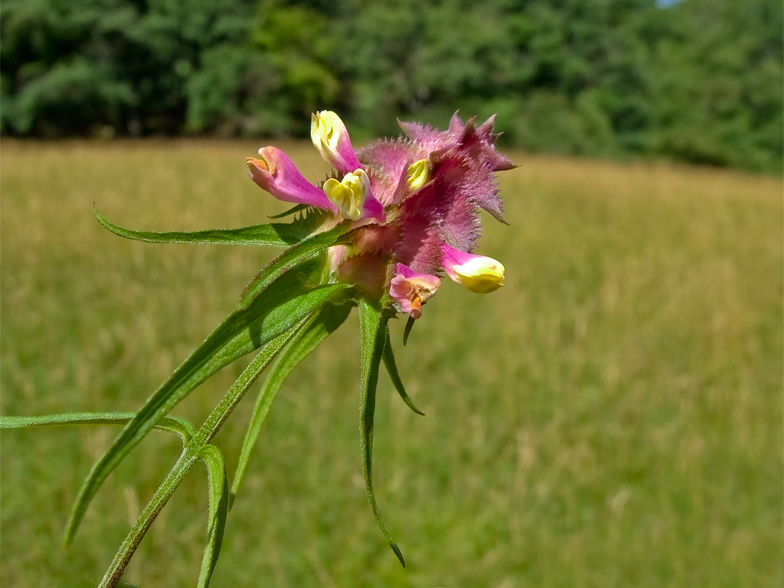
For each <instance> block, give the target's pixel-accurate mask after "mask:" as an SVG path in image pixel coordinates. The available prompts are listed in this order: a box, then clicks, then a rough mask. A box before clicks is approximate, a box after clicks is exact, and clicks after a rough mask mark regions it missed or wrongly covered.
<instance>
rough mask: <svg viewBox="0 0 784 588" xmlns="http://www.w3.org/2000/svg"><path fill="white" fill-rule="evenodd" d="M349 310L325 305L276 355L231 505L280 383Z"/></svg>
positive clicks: (244, 446)
mask: <svg viewBox="0 0 784 588" xmlns="http://www.w3.org/2000/svg"><path fill="white" fill-rule="evenodd" d="M350 312H351V306H350V305H349V304H343V305H341V306H336V305H333V304H327V305H325V306H324V307H323V308H322V309H321V312H319V313H318V315H316V316H315V317H314V319H313V320H312V322H310V324H308V325H306V327H305V328H304V329H303V330H302V331H301V333H300V334H298V335H297V336H295V337H294V338H292V340H291V341H290V342H289V344H288V345H287V346H286V348H285V349H284V350H283V351H282V352H281V353H280V354H279V355H278V358H277V360H276V361H275V364H274V365H273V366H272V368H270V373H269V375H268V376H267V379H266V380H265V381H264V385H263V386H262V388H261V390H259V394H258V396H257V397H256V405H255V406H254V408H253V414H252V416H251V419H250V424H249V425H248V430H247V431H246V433H245V439H244V440H243V442H242V450H241V451H240V459H239V463H238V464H237V471H236V473H235V475H234V481H233V483H232V488H231V496H230V506H231V505H232V504H233V503H234V498H235V497H236V495H237V490H238V489H239V487H240V483H241V482H242V478H243V476H244V475H245V470H246V468H247V466H248V462H249V460H250V454H251V451H252V450H253V446H254V445H255V443H256V439H258V436H259V432H260V431H261V425H262V423H263V422H264V419H265V418H266V417H267V413H268V412H269V409H270V406H271V405H272V401H273V400H274V399H275V396H276V395H277V393H278V390H280V387H281V385H282V384H283V382H284V381H285V380H286V378H287V377H288V376H289V374H290V373H291V372H292V370H293V369H294V368H295V367H296V366H297V365H298V364H299V362H300V361H302V360H303V359H304V358H305V357H306V356H307V355H308V354H309V353H310V352H311V351H313V350H314V349H315V348H316V347H318V345H319V344H320V343H321V342H322V341H323V340H324V339H326V338H327V337H328V336H329V335H330V334H331V333H333V332H334V331H336V330H337V329H338V328H339V327H340V325H342V324H343V323H344V322H345V320H346V319H347V318H348V315H349V313H350Z"/></svg>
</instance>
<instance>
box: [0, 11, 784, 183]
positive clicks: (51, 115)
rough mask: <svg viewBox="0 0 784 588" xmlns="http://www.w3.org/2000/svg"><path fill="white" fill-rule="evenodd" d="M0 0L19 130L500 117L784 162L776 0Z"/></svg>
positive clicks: (743, 159) (513, 129)
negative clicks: (312, 118) (330, 117)
mask: <svg viewBox="0 0 784 588" xmlns="http://www.w3.org/2000/svg"><path fill="white" fill-rule="evenodd" d="M660 4H662V3H657V2H656V1H655V0H558V1H550V0H547V1H545V0H538V1H528V2H520V1H519V0H492V1H491V2H483V3H481V4H479V3H476V2H467V1H465V0H440V1H438V2H417V1H414V0H401V1H400V2H394V3H391V2H389V3H379V2H360V1H359V0H335V1H333V2H326V1H321V0H223V1H221V2H211V1H209V0H179V1H174V0H150V1H147V2H143V1H140V0H68V1H65V0H6V1H5V2H4V3H3V5H2V8H0V11H1V13H0V14H2V45H1V47H2V61H3V73H2V99H3V108H2V112H1V113H0V126H1V128H2V131H3V132H4V133H10V134H15V135H37V136H62V135H84V134H98V135H102V136H111V135H114V134H130V135H137V134H161V133H163V134H177V133H209V134H218V135H253V136H259V135H263V136H291V135H302V134H303V132H306V131H307V124H304V125H303V124H302V120H303V118H305V117H307V116H308V115H309V113H311V112H313V111H315V110H319V109H324V108H329V109H334V110H337V111H338V112H340V114H341V116H343V117H344V118H345V119H346V120H347V121H348V122H349V123H350V125H351V128H352V131H353V132H354V133H355V135H359V136H360V137H361V136H362V135H367V136H370V135H379V134H387V135H389V134H392V135H395V134H397V133H398V132H399V131H398V129H397V127H395V126H394V117H395V116H399V117H401V118H407V119H426V120H427V121H428V122H430V123H431V124H434V125H438V126H442V127H443V126H444V125H446V123H447V122H448V120H449V116H451V114H452V112H454V110H456V109H458V108H459V109H460V110H461V111H462V112H463V113H464V114H467V115H473V114H475V113H477V114H479V115H480V116H489V115H490V114H493V113H498V115H499V122H500V125H501V126H502V127H503V128H505V129H507V130H506V134H505V135H504V137H503V139H502V140H504V141H506V142H507V144H508V145H515V146H518V147H522V148H524V149H527V150H532V151H545V152H556V153H564V154H582V155H590V156H618V155H623V154H627V153H631V154H636V155H645V156H654V157H668V158H674V159H679V160H684V161H688V162H693V163H704V164H710V165H719V166H736V167H743V168H747V169H754V170H764V171H774V172H778V171H780V170H781V167H782V163H781V159H782V153H783V152H784V147H782V108H783V103H784V101H783V100H782V81H783V79H782V60H783V58H782V43H784V41H783V40H782V24H783V23H782V6H781V3H780V2H778V1H776V0H751V1H743V0H682V1H681V2H676V3H673V4H672V5H671V6H669V7H666V8H665V7H663V6H661V5H660Z"/></svg>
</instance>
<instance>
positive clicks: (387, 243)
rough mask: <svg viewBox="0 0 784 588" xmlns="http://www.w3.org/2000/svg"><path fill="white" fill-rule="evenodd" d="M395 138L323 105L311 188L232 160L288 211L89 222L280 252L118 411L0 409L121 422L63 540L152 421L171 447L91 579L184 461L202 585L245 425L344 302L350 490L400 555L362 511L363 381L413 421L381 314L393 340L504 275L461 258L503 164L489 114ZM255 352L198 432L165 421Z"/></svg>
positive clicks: (482, 261)
mask: <svg viewBox="0 0 784 588" xmlns="http://www.w3.org/2000/svg"><path fill="white" fill-rule="evenodd" d="M401 127H402V129H403V131H404V132H405V135H406V137H401V138H398V139H396V140H389V139H386V140H379V141H377V142H375V143H373V144H371V145H369V146H367V147H365V148H363V149H361V150H359V151H355V150H354V148H353V147H352V145H351V140H350V138H349V135H348V132H347V130H346V127H345V126H344V124H343V122H342V121H341V120H340V118H339V117H338V116H337V115H336V114H335V113H333V112H328V111H323V112H319V113H316V114H314V115H313V117H312V125H311V138H312V140H313V144H314V145H315V147H316V148H317V149H318V150H319V152H320V153H321V155H322V156H323V157H324V159H325V160H326V161H327V162H328V163H329V164H330V165H331V166H332V167H333V168H334V171H333V173H332V174H331V175H330V177H328V178H327V179H325V180H324V181H322V182H320V183H317V184H312V183H310V182H309V181H308V180H306V179H305V178H304V177H303V176H302V174H301V173H300V172H299V171H298V170H297V168H296V167H295V166H294V164H293V163H292V162H291V160H290V159H289V158H288V157H287V156H286V154H285V153H283V152H282V151H280V150H279V149H277V148H275V147H271V146H270V147H264V148H262V149H260V150H259V152H258V157H255V158H253V157H249V158H247V160H246V163H247V167H248V174H249V176H250V177H251V179H252V180H253V181H254V182H255V183H256V184H257V185H258V186H259V187H261V188H262V189H264V190H265V191H267V192H269V193H270V194H272V196H274V197H275V198H277V199H279V200H283V201H285V202H289V203H292V204H294V205H295V206H294V207H293V208H291V209H290V210H288V211H287V212H285V213H283V214H282V215H279V216H278V217H273V218H276V219H279V218H283V217H286V216H293V220H292V221H291V222H289V223H271V224H264V225H256V226H250V227H243V228H239V229H226V230H206V231H199V232H187V233H186V232H163V233H158V232H143V231H132V230H128V229H124V228H121V227H119V226H117V225H115V224H112V223H111V222H109V221H108V220H107V219H105V218H104V217H103V216H102V215H101V214H100V213H99V212H98V211H97V209H94V214H95V217H96V218H97V219H98V221H99V222H100V223H101V224H102V225H103V226H104V227H106V228H107V229H109V230H110V231H112V232H113V233H115V234H117V235H120V236H122V237H126V238H128V239H135V240H139V241H146V242H150V243H197V244H223V245H256V246H268V247H280V248H283V249H284V250H283V252H282V253H281V254H280V255H279V256H278V257H276V258H275V259H274V260H273V261H272V262H270V263H269V264H268V265H267V266H266V267H265V268H264V269H262V270H261V271H260V272H259V274H258V275H257V276H256V277H255V278H254V279H253V280H252V281H251V282H250V283H249V284H248V286H247V288H246V289H245V291H244V292H243V293H242V295H241V296H240V299H239V301H238V303H237V306H236V308H235V309H234V311H233V312H232V313H231V314H230V315H229V316H228V317H227V318H226V319H225V320H224V321H223V322H222V323H221V324H220V325H218V327H217V328H216V329H215V330H214V331H213V332H212V333H211V334H210V335H209V336H208V337H207V339H206V340H205V341H204V342H203V343H202V344H201V345H200V346H199V347H198V348H197V349H196V350H195V351H194V352H193V353H192V354H191V356H190V357H188V358H187V359H186V360H185V361H184V362H183V363H182V364H181V365H180V366H179V367H178V368H177V369H176V370H175V371H174V373H173V374H172V375H171V376H170V377H169V379H168V380H167V381H166V382H164V383H163V385H162V386H161V387H160V388H159V389H158V390H157V391H156V392H155V393H154V394H153V395H152V396H151V397H150V398H149V399H148V400H147V401H146V402H145V404H144V405H143V406H142V407H141V408H140V409H139V411H138V412H134V413H117V412H107V413H68V414H58V415H46V416H37V417H13V416H6V417H2V418H1V419H0V425H1V426H2V427H4V428H21V427H34V426H43V425H81V424H92V425H96V424H105V425H121V426H122V427H123V428H122V430H121V432H120V433H119V435H118V436H117V437H116V439H115V440H114V442H113V443H112V444H111V446H110V447H109V449H108V450H107V451H106V452H105V453H104V455H103V456H102V457H101V458H100V459H98V461H97V462H96V463H95V465H94V466H93V468H92V470H91V471H90V473H89V474H88V476H87V478H86V479H85V481H84V483H83V485H82V487H81V489H80V491H79V494H78V496H77V498H76V501H75V503H74V506H73V509H72V511H71V515H70V518H69V521H68V524H67V527H66V530H65V536H64V542H65V543H66V544H68V543H70V542H71V541H72V539H73V538H74V534H75V533H76V531H77V528H78V527H79V524H80V522H81V521H82V519H83V517H84V514H85V512H86V510H87V508H88V505H89V504H90V501H91V500H92V498H93V497H94V496H95V494H96V493H97V492H98V490H99V488H100V487H101V485H102V484H103V482H104V481H105V480H106V478H107V477H108V476H109V474H110V473H111V472H112V471H113V470H114V469H115V468H116V467H117V466H118V465H119V464H120V462H121V461H122V460H123V459H124V458H125V457H126V456H127V455H128V454H129V453H130V452H131V451H132V450H133V448H134V447H135V446H136V445H137V444H138V443H139V442H140V441H141V440H142V439H144V438H145V437H146V436H147V434H148V433H149V432H150V431H152V430H153V429H159V430H162V431H165V432H167V433H170V434H173V435H176V436H178V437H179V438H180V440H181V441H182V444H183V450H182V453H181V455H180V456H179V458H178V459H177V461H176V463H175V464H174V466H173V467H172V469H171V471H170V472H169V474H168V475H167V476H166V478H165V479H164V481H163V482H162V483H161V485H160V487H159V488H158V490H157V491H156V492H155V494H154V495H153V497H152V498H151V500H150V502H149V503H148V504H147V506H146V507H145V508H144V510H143V511H142V513H141V514H140V515H139V518H138V520H137V522H136V524H135V525H134V526H133V528H132V529H131V531H130V532H129V534H128V536H127V537H126V539H125V541H124V542H123V543H122V545H121V546H120V548H119V550H118V552H117V554H116V556H115V558H114V560H113V561H112V563H111V565H110V566H109V569H108V570H107V572H106V574H105V576H104V578H103V579H102V581H101V583H100V586H101V587H110V586H116V585H117V584H118V583H119V582H120V579H121V577H122V574H123V572H124V570H125V568H126V566H127V564H128V562H129V561H130V559H131V557H132V556H133V554H134V551H135V550H136V548H137V547H138V545H139V543H140V542H141V540H142V538H143V537H144V535H145V533H146V532H147V530H148V529H149V528H150V526H151V525H152V523H153V521H154V520H155V518H156V516H157V515H158V513H159V512H160V511H161V509H162V508H163V507H164V505H165V504H166V503H167V502H168V500H169V499H170V498H171V496H172V494H173V493H174V491H175V489H176V488H177V487H178V486H179V484H180V483H181V482H182V480H183V479H184V477H185V475H186V474H187V473H188V472H189V470H190V469H191V468H192V467H193V466H194V465H195V464H196V463H197V462H199V461H201V462H202V463H204V465H205V466H206V470H207V477H208V486H209V516H208V538H207V545H206V547H205V550H204V556H203V560H202V565H201V572H200V575H199V583H198V585H199V586H200V587H206V586H207V585H208V584H209V582H210V578H211V576H212V573H213V570H214V568H215V564H216V562H217V560H218V556H219V554H220V549H221V542H222V539H223V533H224V527H225V523H226V518H227V516H228V513H229V511H230V509H231V506H232V504H233V502H234V500H235V498H236V496H237V493H238V491H239V488H240V486H241V483H242V479H243V475H244V473H245V471H246V468H247V465H248V462H249V460H250V456H251V452H252V450H253V447H254V444H255V442H256V439H257V437H258V435H259V432H260V429H261V425H262V423H263V422H264V419H265V418H266V416H267V413H268V411H269V408H270V405H271V404H272V401H273V400H274V398H275V395H276V394H277V392H278V390H279V389H280V387H281V385H282V384H283V382H284V381H285V379H286V378H287V377H288V375H289V374H290V373H291V372H292V370H293V369H294V368H295V367H296V366H297V364H298V363H299V362H300V361H302V359H303V358H304V357H306V356H307V355H308V354H309V353H310V352H312V351H313V350H314V349H315V348H316V347H317V346H318V345H319V344H320V343H321V342H322V341H324V340H325V339H326V338H327V337H328V336H329V335H330V333H332V332H333V331H335V330H336V329H338V328H339V327H340V326H341V325H342V324H343V323H344V322H345V320H346V319H347V317H348V316H349V314H350V312H351V311H352V309H353V308H357V309H358V312H359V326H360V334H359V335H360V449H361V453H362V458H363V459H362V469H363V475H364V483H365V490H366V493H367V498H368V501H369V503H370V507H371V509H372V512H373V515H374V516H375V518H376V521H377V522H378V525H379V527H380V529H381V532H382V533H383V534H384V536H385V537H386V539H387V541H388V542H389V545H390V546H391V548H392V549H393V550H394V552H395V554H396V555H397V557H398V559H399V560H400V563H401V564H403V565H405V562H404V559H403V555H402V553H401V551H400V549H399V548H398V546H397V544H396V543H395V541H394V539H393V538H392V535H391V534H390V532H389V530H388V528H387V526H386V524H385V523H384V521H383V519H382V518H381V515H380V514H379V510H378V507H377V504H376V499H375V495H374V492H373V479H372V450H373V421H374V411H375V404H376V396H375V395H376V383H377V380H378V374H379V370H380V366H381V364H382V362H383V364H384V366H385V368H386V370H387V371H388V373H389V375H390V378H391V380H392V382H393V385H394V387H395V388H396V390H397V392H398V393H399V394H400V396H401V397H402V399H403V401H405V403H406V404H407V405H408V406H409V407H410V408H411V409H412V410H413V411H414V412H416V413H417V414H422V413H421V411H419V410H418V409H417V408H416V407H415V406H414V404H413V402H412V401H411V399H410V398H409V397H408V395H407V394H406V391H405V388H404V386H403V383H402V381H401V378H400V376H399V374H398V371H397V368H396V365H395V358H394V354H393V351H392V345H391V341H390V335H389V329H388V324H387V323H388V321H389V320H390V319H391V318H393V317H395V316H397V314H398V313H402V314H403V315H407V324H406V328H405V332H404V338H403V342H404V344H405V342H406V340H407V338H408V334H409V332H410V330H411V328H412V326H413V325H414V324H415V322H416V321H417V320H419V319H420V318H421V317H422V314H423V312H424V309H425V307H426V305H427V303H428V302H430V300H431V299H432V298H433V297H434V296H435V295H436V293H437V292H438V290H439V289H440V288H441V285H442V277H444V276H447V277H449V278H450V279H451V280H453V281H454V282H456V283H458V284H461V285H463V286H465V287H466V288H467V289H468V290H470V291H471V292H477V293H481V294H485V293H489V292H492V291H494V290H496V289H498V288H500V287H501V286H503V283H504V267H503V265H501V263H499V262H498V261H496V260H494V259H491V258H489V257H485V256H482V255H476V254H474V253H473V251H474V249H475V248H476V242H477V239H478V237H479V234H480V221H479V215H478V211H479V210H480V209H481V210H485V211H486V212H488V213H489V214H490V215H492V216H493V217H495V218H496V219H498V220H499V221H502V222H503V210H502V204H501V200H500V198H499V196H498V189H497V185H496V183H495V172H497V171H500V170H507V169H511V168H512V167H513V165H512V163H511V162H510V161H509V160H508V159H507V158H506V157H505V156H503V155H501V154H500V153H498V152H497V151H496V149H495V146H494V143H495V140H496V138H497V135H496V134H494V133H493V119H492V118H490V119H489V120H487V121H486V122H484V123H482V124H480V125H477V124H475V121H474V119H471V120H468V121H467V122H465V123H463V121H461V119H460V118H459V117H458V116H457V114H455V116H454V117H453V118H452V120H451V122H450V125H449V128H448V129H447V130H446V131H439V130H436V129H433V128H430V127H429V126H423V125H420V124H417V123H401ZM253 352H257V354H256V356H255V357H254V358H253V360H252V361H251V362H250V364H249V365H248V366H247V368H246V369H245V370H244V371H243V372H242V374H241V375H240V376H239V378H237V380H236V381H235V382H234V384H233V385H232V386H231V387H230V388H229V390H228V392H227V393H226V394H225V396H224V397H223V398H222V399H221V401H220V402H219V403H218V404H217V406H216V407H215V408H214V410H213V411H212V413H211V414H210V415H209V416H208V417H207V419H206V420H205V422H204V423H203V424H202V425H201V427H199V428H198V429H197V428H196V427H195V426H194V425H193V424H192V423H190V422H189V421H187V420H186V419H184V418H181V417H177V416H172V415H171V414H170V413H171V411H172V409H174V407H175V406H176V405H177V404H178V403H179V402H181V401H182V400H183V399H185V398H186V397H187V396H188V395H189V394H190V393H191V392H192V391H193V390H194V389H195V388H196V387H197V386H199V385H200V384H202V383H203V382H204V381H205V380H207V379H208V378H210V377H211V376H212V375H214V374H215V373H216V372H218V371H219V370H220V369H221V368H223V367H225V366H226V365H228V364H229V363H231V362H233V361H234V360H236V359H238V358H240V357H242V356H244V355H247V354H250V353H253ZM265 369H269V373H268V375H267V377H266V380H265V381H264V383H263V385H262V386H261V389H260V391H259V393H258V396H257V398H256V403H255V406H254V407H253V413H252V416H251V419H250V424H249V426H248V429H247V432H246V434H245V438H244V440H243V443H242V448H241V451H240V458H239V463H238V466H237V471H236V472H235V475H234V478H233V480H232V481H231V486H230V485H229V479H228V476H227V473H226V467H225V464H224V459H223V456H222V453H221V451H220V450H219V449H218V448H217V447H216V446H215V445H214V444H213V443H212V439H213V437H214V436H215V435H216V434H217V432H218V431H219V430H220V428H221V426H222V425H223V424H224V422H225V421H226V419H227V418H228V417H229V416H230V415H231V413H232V411H233V410H234V409H235V407H236V406H237V404H238V403H239V401H240V400H241V399H242V397H243V396H244V394H245V393H246V392H247V391H248V390H249V388H250V387H251V385H252V384H253V383H254V382H255V380H256V379H258V378H259V376H260V375H261V374H262V372H263V371H264V370H265Z"/></svg>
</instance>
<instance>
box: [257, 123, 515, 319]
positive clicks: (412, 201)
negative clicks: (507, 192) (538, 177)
mask: <svg viewBox="0 0 784 588" xmlns="http://www.w3.org/2000/svg"><path fill="white" fill-rule="evenodd" d="M311 123H312V124H311V138H312V140H313V144H314V145H315V146H316V148H317V149H318V150H319V151H320V152H321V154H322V156H323V157H324V159H326V160H327V161H328V162H329V163H330V164H332V165H333V166H334V167H335V169H336V172H335V173H334V174H333V176H332V177H330V178H329V179H327V180H326V181H325V182H323V183H322V184H321V185H320V188H319V187H317V186H316V185H313V184H308V183H307V181H306V180H305V179H304V178H303V177H302V175H301V174H299V172H297V171H296V169H295V168H293V164H291V162H290V161H289V160H288V158H285V156H283V155H282V153H280V152H278V151H277V150H274V151H272V149H273V148H269V147H268V148H265V150H262V151H263V152H264V153H263V154H262V155H264V157H265V159H264V163H265V164H266V167H264V166H262V165H260V164H259V162H258V161H257V160H248V161H249V166H250V167H251V177H253V179H254V180H255V181H256V183H257V184H259V185H260V186H261V187H262V188H264V189H266V190H268V191H269V192H270V193H272V194H273V195H274V196H276V197H278V198H280V199H282V200H287V201H290V202H301V203H307V204H311V205H313V206H318V207H320V208H322V209H326V210H329V211H330V212H332V213H333V215H334V216H335V217H338V216H339V217H342V219H345V220H346V221H348V222H349V223H350V224H349V226H348V228H349V231H350V235H349V237H348V238H347V239H344V240H343V241H342V242H341V243H340V244H339V245H335V246H333V247H332V248H331V249H330V252H329V270H330V272H331V275H332V276H333V278H332V279H334V280H336V281H338V282H341V281H350V282H351V283H355V284H356V285H357V286H358V290H357V291H358V292H361V296H363V297H367V296H372V297H376V298H377V299H379V300H380V299H382V298H383V297H384V296H385V295H388V297H387V298H386V300H388V301H389V302H388V304H389V305H390V306H391V307H393V308H394V309H396V310H398V311H402V312H404V313H406V314H408V315H409V316H411V317H412V318H419V317H420V316H421V314H422V304H423V303H424V302H426V301H427V300H428V299H429V298H431V297H432V296H433V295H434V294H435V293H436V292H437V290H438V288H439V286H440V284H441V281H440V279H439V277H438V276H439V275H443V274H444V273H445V274H446V275H448V276H449V277H450V278H451V279H452V280H454V281H455V282H458V283H459V284H462V285H464V286H466V288H468V289H469V290H470V291H472V292H478V293H483V294H486V293H488V292H492V291H494V290H497V289H498V288H500V287H501V286H503V283H504V266H503V265H502V264H501V263H500V262H498V261H496V260H494V259H491V258H489V257H485V256H482V255H474V254H473V253H472V252H473V250H474V248H475V247H476V241H477V239H478V237H479V234H480V222H479V214H478V211H479V210H480V209H481V210H485V211H487V212H489V213H490V214H491V215H492V216H494V217H495V218H497V219H498V220H500V221H502V222H503V208H502V203H501V200H500V198H499V197H498V189H497V185H496V181H495V172H497V171H501V170H505V169H510V168H512V167H514V166H513V165H512V163H511V162H510V161H509V160H508V159H507V158H506V157H504V156H503V155H501V154H500V153H498V152H497V151H496V149H495V145H494V143H495V140H496V138H497V136H498V135H496V134H494V133H493V119H492V118H490V119H489V120H487V121H485V122H484V123H482V124H480V125H477V124H475V121H474V119H470V120H469V121H468V122H466V123H463V121H462V120H460V118H459V117H458V116H457V115H456V114H455V116H454V117H452V121H451V123H450V125H449V129H448V130H446V131H438V130H436V129H432V128H431V127H427V126H422V125H419V124H417V123H401V127H402V128H403V130H404V131H405V133H406V135H407V136H408V137H407V138H401V139H398V140H396V141H390V140H381V141H378V142H376V143H373V144H371V145H369V146H368V147H365V148H364V149H362V150H360V151H359V152H355V151H354V149H353V148H352V146H351V141H350V139H349V136H348V131H347V130H346V127H345V125H344V124H343V122H342V121H341V120H340V118H339V117H338V116H337V115H336V114H335V113H334V112H330V111H321V112H318V113H315V114H314V115H313V117H312V121H311ZM332 225H334V222H333V223H332ZM352 229H353V230H352ZM385 276H386V278H385Z"/></svg>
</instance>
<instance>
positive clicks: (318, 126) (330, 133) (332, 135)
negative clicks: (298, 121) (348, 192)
mask: <svg viewBox="0 0 784 588" xmlns="http://www.w3.org/2000/svg"><path fill="white" fill-rule="evenodd" d="M310 139H311V141H313V145H314V146H315V147H316V149H318V150H319V153H321V156H322V157H323V158H324V160H325V161H326V162H327V163H329V164H330V165H331V166H333V167H334V168H335V169H337V170H338V171H339V172H340V173H342V174H347V173H350V172H353V171H355V170H357V169H364V167H363V166H362V164H361V163H360V161H359V159H358V158H357V155H356V153H354V148H353V147H352V146H351V139H350V138H349V136H348V131H347V130H346V125H344V124H343V121H342V120H340V117H339V116H338V115H337V114H335V113H334V112H332V111H331V110H322V111H320V112H315V113H313V115H312V116H311V119H310Z"/></svg>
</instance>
